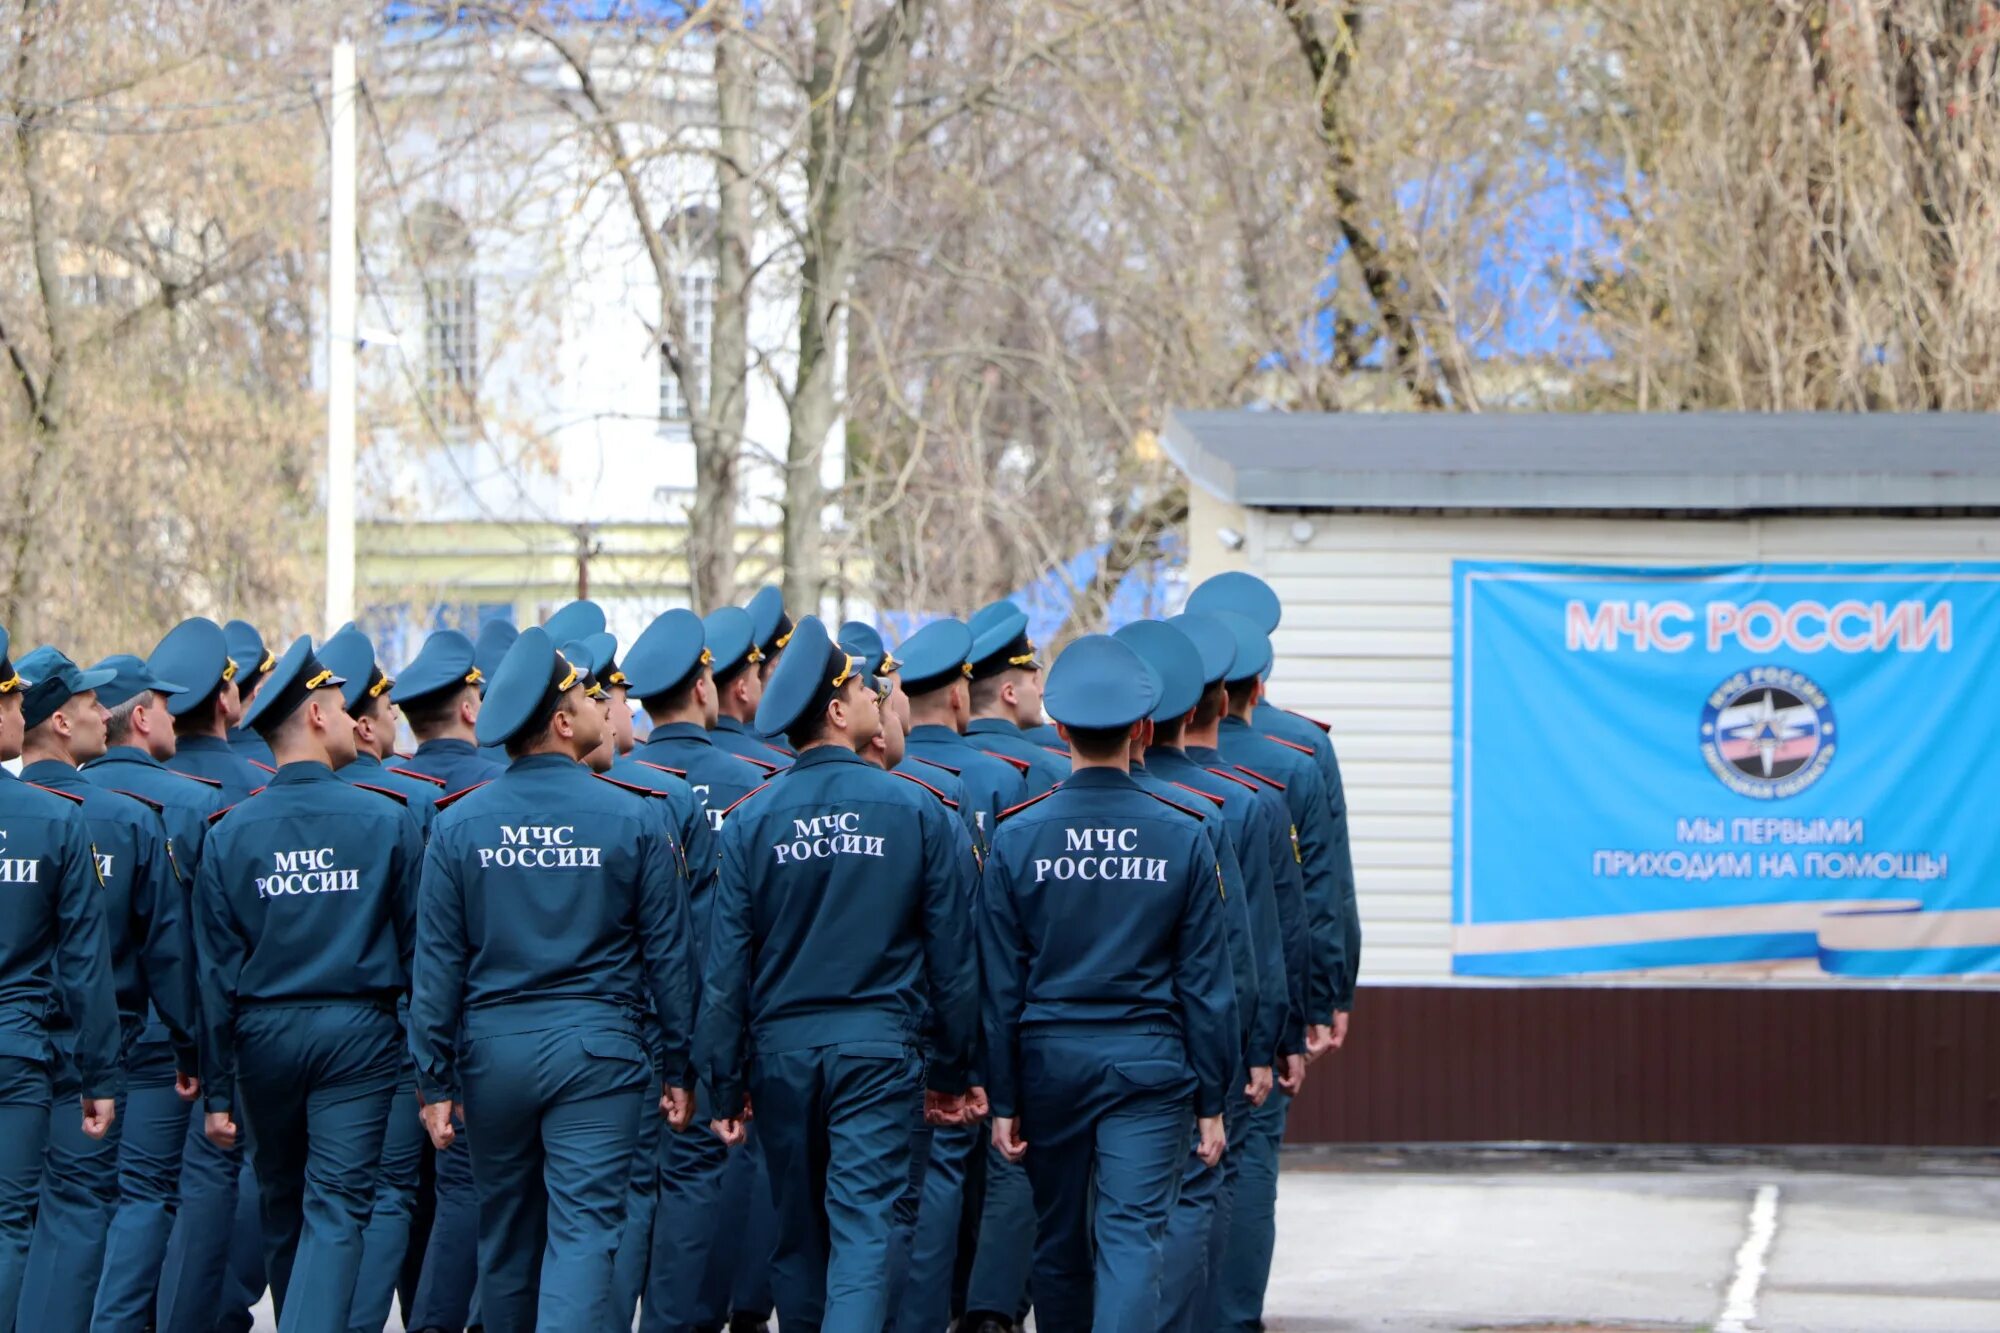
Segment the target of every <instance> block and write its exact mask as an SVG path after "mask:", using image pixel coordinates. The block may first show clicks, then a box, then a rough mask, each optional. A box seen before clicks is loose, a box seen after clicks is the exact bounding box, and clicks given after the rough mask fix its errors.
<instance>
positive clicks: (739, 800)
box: [722, 782, 771, 819]
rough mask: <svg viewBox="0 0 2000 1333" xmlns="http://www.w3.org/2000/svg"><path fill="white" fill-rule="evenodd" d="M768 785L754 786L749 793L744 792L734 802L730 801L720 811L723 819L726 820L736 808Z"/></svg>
mask: <svg viewBox="0 0 2000 1333" xmlns="http://www.w3.org/2000/svg"><path fill="white" fill-rule="evenodd" d="M770 785H771V784H770V783H768V782H761V783H759V784H757V785H756V786H754V787H752V788H751V789H750V790H749V791H746V792H744V793H743V794H742V795H741V796H739V797H737V798H736V799H735V800H733V801H731V802H730V803H729V804H728V805H727V806H726V807H725V808H724V809H723V811H722V815H723V818H725V819H727V818H728V817H729V815H730V814H731V813H732V812H734V811H735V809H736V807H737V806H739V805H741V804H743V803H744V802H745V801H747V800H749V799H750V798H751V797H752V796H755V795H756V794H757V793H758V792H760V791H762V790H764V788H766V787H768V786H770Z"/></svg>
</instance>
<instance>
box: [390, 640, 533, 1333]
mask: <svg viewBox="0 0 2000 1333" xmlns="http://www.w3.org/2000/svg"><path fill="white" fill-rule="evenodd" d="M519 637H521V631H520V630H519V629H517V628H515V626H514V622H513V621H511V620H506V619H503V618H500V617H495V618H493V619H491V620H485V621H481V622H480V625H479V633H478V635H477V636H475V637H474V639H473V641H472V665H473V666H474V667H476V668H478V670H479V675H480V679H481V681H482V687H481V693H482V694H484V692H485V690H484V686H483V682H484V681H488V680H491V679H492V678H493V673H494V672H495V671H496V670H498V669H499V666H500V659H501V658H503V657H505V656H506V655H507V650H508V649H509V648H512V647H513V646H514V640H515V639H518V638H519ZM479 752H480V753H481V754H483V755H485V756H486V757H487V758H488V759H491V760H492V761H493V762H494V763H495V764H498V765H499V766H500V767H501V768H505V767H507V747H506V746H504V745H482V746H481V747H480V748H479ZM369 1333H374V1330H372V1329H371V1330H369Z"/></svg>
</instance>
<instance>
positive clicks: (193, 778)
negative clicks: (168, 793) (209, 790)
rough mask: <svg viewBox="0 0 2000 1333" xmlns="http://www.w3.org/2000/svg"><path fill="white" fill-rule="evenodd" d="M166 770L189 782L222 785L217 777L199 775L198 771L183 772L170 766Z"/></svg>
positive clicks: (205, 785)
mask: <svg viewBox="0 0 2000 1333" xmlns="http://www.w3.org/2000/svg"><path fill="white" fill-rule="evenodd" d="M167 772H169V773H171V774H173V775H174V776H175V777H177V778H186V779H187V780H188V781H189V782H199V783H200V784H201V785H202V786H204V787H218V788H219V787H221V786H222V783H221V782H220V781H218V780H217V779H215V778H205V777H203V776H201V775H200V774H199V773H183V772H181V771H180V770H179V769H178V768H170V769H168V770H167Z"/></svg>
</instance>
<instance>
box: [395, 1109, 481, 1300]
mask: <svg viewBox="0 0 2000 1333" xmlns="http://www.w3.org/2000/svg"><path fill="white" fill-rule="evenodd" d="M420 1123H421V1122H420ZM452 1127H453V1128H454V1129H455V1130H456V1131H457V1132H458V1138H457V1139H456V1140H455V1141H454V1142H453V1144H452V1146H451V1148H449V1149H448V1150H446V1151H444V1152H441V1153H439V1154H437V1158H436V1163H437V1170H436V1178H435V1180H434V1181H433V1182H432V1186H431V1197H432V1200H433V1202H434V1208H433V1211H432V1213H431V1229H430V1235H429V1238H428V1239H427V1240H426V1241H425V1243H424V1263H423V1271H422V1272H421V1273H419V1274H418V1276H417V1289H416V1292H415V1294H414V1295H413V1296H412V1297H411V1298H410V1306H409V1309H408V1310H407V1311H405V1313H406V1315H407V1316H408V1319H409V1327H410V1328H412V1329H432V1328H437V1329H453V1330H456V1329H462V1328H465V1327H467V1326H468V1325H470V1324H473V1323H475V1322H477V1321H476V1320H475V1318H474V1310H473V1307H474V1306H475V1305H476V1304H477V1303H478V1302H477V1292H478V1286H479V1191H478V1189H477V1188H476V1187H475V1186H474V1184H473V1181H472V1152H471V1139H472V1136H471V1133H470V1132H469V1131H468V1130H467V1129H466V1127H465V1120H464V1116H463V1114H461V1115H460V1116H459V1118H458V1119H456V1120H454V1121H453V1122H452Z"/></svg>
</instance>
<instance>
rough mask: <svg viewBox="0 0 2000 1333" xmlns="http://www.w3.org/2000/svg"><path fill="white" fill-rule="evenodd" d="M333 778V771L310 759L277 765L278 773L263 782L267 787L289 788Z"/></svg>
mask: <svg viewBox="0 0 2000 1333" xmlns="http://www.w3.org/2000/svg"><path fill="white" fill-rule="evenodd" d="M332 777H333V770H332V769H331V768H328V767H327V766H326V765H325V764H319V763H314V762H313V761H312V760H310V759H299V760H294V761H293V762H292V763H289V764H279V765H278V771H277V772H275V773H273V774H271V776H270V777H269V778H268V779H267V780H266V781H265V783H264V785H265V786H267V787H291V786H296V785H298V784H300V783H307V782H325V781H327V780H328V779H330V778H332Z"/></svg>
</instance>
